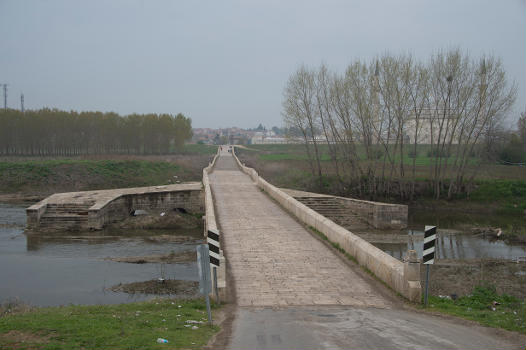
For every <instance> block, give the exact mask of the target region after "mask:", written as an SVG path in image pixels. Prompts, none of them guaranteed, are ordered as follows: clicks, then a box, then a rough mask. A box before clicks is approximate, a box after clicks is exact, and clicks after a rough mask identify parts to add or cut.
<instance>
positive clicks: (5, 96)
mask: <svg viewBox="0 0 526 350" xmlns="http://www.w3.org/2000/svg"><path fill="white" fill-rule="evenodd" d="M3 85H4V110H6V111H7V84H3Z"/></svg>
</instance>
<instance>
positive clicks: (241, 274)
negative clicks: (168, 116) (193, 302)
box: [210, 152, 390, 307]
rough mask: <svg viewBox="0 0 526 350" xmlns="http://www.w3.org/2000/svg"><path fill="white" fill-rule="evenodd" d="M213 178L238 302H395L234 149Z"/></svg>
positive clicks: (221, 160) (222, 158)
mask: <svg viewBox="0 0 526 350" xmlns="http://www.w3.org/2000/svg"><path fill="white" fill-rule="evenodd" d="M210 182H211V187H212V192H213V194H214V200H215V204H216V208H217V212H216V215H217V217H218V218H219V225H220V227H221V233H222V235H223V242H224V249H225V251H226V254H227V259H228V264H229V269H230V271H231V274H232V276H233V279H234V282H235V288H236V296H237V302H238V305H240V306H288V305H355V306H374V307H389V306H390V305H389V302H388V301H387V300H385V299H384V298H382V297H381V296H379V295H378V293H377V292H375V290H374V288H373V287H372V286H371V285H369V284H368V283H367V282H366V281H365V280H364V279H363V278H362V277H360V276H359V275H358V274H357V273H355V272H354V271H353V270H352V269H351V268H349V266H348V265H347V264H345V263H344V262H343V261H342V260H341V259H340V258H339V257H338V256H336V255H335V254H334V253H333V252H332V251H331V250H330V249H328V248H327V247H326V246H325V245H324V244H323V243H321V242H320V241H319V240H317V239H316V238H314V237H313V236H312V235H311V234H310V233H309V232H307V230H306V229H305V228H304V227H303V226H302V225H300V224H299V223H298V222H297V221H295V220H294V219H293V218H292V217H290V216H289V214H288V213H287V212H285V211H284V210H283V209H282V208H281V207H280V206H279V205H278V204H276V203H275V202H273V201H272V200H271V199H269V197H267V196H266V195H265V194H264V193H262V192H261V191H260V190H259V189H258V187H257V186H256V185H255V184H254V183H253V182H252V180H251V179H250V178H249V177H248V176H247V175H245V174H244V173H242V172H241V171H240V170H239V169H238V167H237V165H236V164H235V161H234V159H233V157H232V156H231V155H230V154H229V153H227V152H223V153H221V155H220V157H218V159H217V163H216V166H215V168H214V171H213V172H212V174H210Z"/></svg>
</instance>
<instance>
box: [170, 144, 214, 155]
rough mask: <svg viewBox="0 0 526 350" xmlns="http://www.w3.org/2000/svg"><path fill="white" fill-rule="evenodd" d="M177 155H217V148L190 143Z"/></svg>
mask: <svg viewBox="0 0 526 350" xmlns="http://www.w3.org/2000/svg"><path fill="white" fill-rule="evenodd" d="M176 153H182V154H205V155H213V154H216V153H217V146H214V145H200V144H194V143H189V144H186V145H184V147H183V149H182V150H181V151H178V152H176Z"/></svg>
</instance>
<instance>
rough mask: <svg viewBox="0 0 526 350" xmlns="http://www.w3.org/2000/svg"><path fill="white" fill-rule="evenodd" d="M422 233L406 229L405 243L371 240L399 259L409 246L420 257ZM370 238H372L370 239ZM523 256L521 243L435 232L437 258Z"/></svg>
mask: <svg viewBox="0 0 526 350" xmlns="http://www.w3.org/2000/svg"><path fill="white" fill-rule="evenodd" d="M423 239H424V233H423V232H422V231H418V230H408V234H407V242H400V239H398V242H385V241H383V242H375V241H374V239H372V241H371V243H372V244H373V245H374V246H376V247H378V248H380V249H382V250H383V251H385V252H386V253H388V254H389V255H391V256H393V257H395V258H397V259H400V260H401V259H402V258H403V256H404V254H405V253H406V252H407V250H408V249H414V250H416V251H417V253H418V256H419V257H420V258H421V257H422V248H423ZM369 240H371V238H369ZM525 255H526V247H525V246H524V245H508V244H506V243H505V242H503V241H494V242H492V241H489V240H487V239H484V238H482V237H479V236H474V235H467V234H462V233H452V232H443V231H442V232H441V231H440V230H439V231H438V237H437V241H436V245H435V257H436V259H475V258H495V259H509V260H515V259H517V258H519V257H522V256H525Z"/></svg>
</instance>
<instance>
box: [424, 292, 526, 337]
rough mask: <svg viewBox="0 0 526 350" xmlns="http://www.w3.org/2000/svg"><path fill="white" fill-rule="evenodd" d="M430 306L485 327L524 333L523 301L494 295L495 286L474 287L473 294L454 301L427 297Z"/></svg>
mask: <svg viewBox="0 0 526 350" xmlns="http://www.w3.org/2000/svg"><path fill="white" fill-rule="evenodd" d="M429 307H430V309H434V310H438V311H441V312H445V313H448V314H451V315H455V316H460V317H463V318H467V319H470V320H473V321H477V322H479V323H481V324H483V325H485V326H490V327H497V328H504V329H507V330H510V331H516V332H520V333H526V304H525V301H524V300H520V299H518V298H516V297H514V296H511V295H507V294H497V292H496V289H495V287H494V286H477V287H475V288H474V290H473V293H472V294H470V295H466V296H462V297H460V298H457V299H456V300H454V299H452V298H451V297H450V296H430V297H429Z"/></svg>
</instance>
